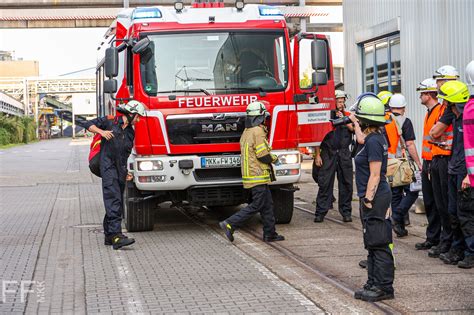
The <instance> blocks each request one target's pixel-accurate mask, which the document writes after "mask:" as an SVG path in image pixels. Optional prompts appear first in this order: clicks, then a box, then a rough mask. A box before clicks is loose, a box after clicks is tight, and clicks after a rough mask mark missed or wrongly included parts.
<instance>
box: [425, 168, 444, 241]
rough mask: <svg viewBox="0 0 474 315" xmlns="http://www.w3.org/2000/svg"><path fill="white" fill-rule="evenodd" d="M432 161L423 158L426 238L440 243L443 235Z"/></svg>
mask: <svg viewBox="0 0 474 315" xmlns="http://www.w3.org/2000/svg"><path fill="white" fill-rule="evenodd" d="M430 168H431V161H429V160H423V171H422V172H421V190H422V192H423V202H424V204H425V212H426V218H427V219H428V226H427V227H426V240H427V241H429V242H431V243H433V244H438V243H439V239H440V235H441V219H440V218H439V215H438V210H436V204H435V200H434V194H433V184H432V183H431V177H430Z"/></svg>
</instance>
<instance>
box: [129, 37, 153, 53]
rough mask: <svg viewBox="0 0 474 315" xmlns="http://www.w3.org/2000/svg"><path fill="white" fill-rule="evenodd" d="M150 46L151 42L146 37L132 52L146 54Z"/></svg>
mask: <svg viewBox="0 0 474 315" xmlns="http://www.w3.org/2000/svg"><path fill="white" fill-rule="evenodd" d="M148 46H150V40H149V39H148V37H145V38H142V39H140V40H139V41H138V43H136V44H135V45H134V46H133V48H132V52H133V53H134V54H140V55H141V54H142V53H144V52H145V51H146V50H147V49H148Z"/></svg>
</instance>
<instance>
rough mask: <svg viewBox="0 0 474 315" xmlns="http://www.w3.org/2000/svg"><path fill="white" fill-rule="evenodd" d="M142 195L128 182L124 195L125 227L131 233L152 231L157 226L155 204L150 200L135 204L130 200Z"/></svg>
mask: <svg viewBox="0 0 474 315" xmlns="http://www.w3.org/2000/svg"><path fill="white" fill-rule="evenodd" d="M140 197H142V195H141V194H140V191H139V190H138V189H137V188H136V187H135V184H133V183H132V182H127V186H126V187H125V193H124V217H125V227H126V228H127V230H128V231H129V232H143V231H152V230H153V227H154V225H155V222H154V215H153V214H154V212H153V208H152V206H153V203H152V202H150V201H149V200H145V201H139V202H133V201H130V200H129V199H130V198H140Z"/></svg>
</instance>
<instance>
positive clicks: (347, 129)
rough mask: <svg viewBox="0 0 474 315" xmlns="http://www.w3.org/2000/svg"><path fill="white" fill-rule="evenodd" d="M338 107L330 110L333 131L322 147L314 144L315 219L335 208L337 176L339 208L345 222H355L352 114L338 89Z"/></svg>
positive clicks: (343, 94)
mask: <svg viewBox="0 0 474 315" xmlns="http://www.w3.org/2000/svg"><path fill="white" fill-rule="evenodd" d="M335 96H336V110H332V111H331V119H332V120H331V121H332V122H333V127H334V130H332V131H330V132H328V133H327V134H326V136H325V137H324V139H323V141H322V142H321V145H320V146H316V147H315V153H314V162H313V179H314V180H315V181H316V183H317V184H318V187H319V189H318V195H317V197H316V212H315V217H314V222H316V223H320V222H323V221H324V217H325V216H326V214H327V213H328V211H329V209H331V208H332V204H333V201H334V200H335V199H334V196H333V191H334V181H335V178H336V176H337V182H338V188H339V194H338V208H339V209H338V210H339V213H340V214H341V216H342V220H343V221H344V222H352V197H351V196H352V191H353V171H352V159H351V151H350V149H349V146H350V145H351V143H352V135H353V133H352V132H353V130H354V129H353V127H352V124H351V123H350V120H349V117H347V116H349V115H350V113H349V112H346V111H345V107H346V105H345V102H346V98H347V96H346V93H345V92H344V91H341V90H336V93H335Z"/></svg>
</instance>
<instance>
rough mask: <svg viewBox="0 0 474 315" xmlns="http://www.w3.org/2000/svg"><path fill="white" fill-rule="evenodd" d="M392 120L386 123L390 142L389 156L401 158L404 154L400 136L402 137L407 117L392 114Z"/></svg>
mask: <svg viewBox="0 0 474 315" xmlns="http://www.w3.org/2000/svg"><path fill="white" fill-rule="evenodd" d="M390 116H391V118H392V121H391V122H390V123H389V124H387V125H385V132H386V133H387V138H388V142H389V147H388V150H387V151H388V157H389V158H400V157H402V155H403V148H402V145H401V143H400V138H401V137H402V127H403V124H404V123H405V120H406V117H405V116H402V115H399V116H395V115H393V114H392V115H390Z"/></svg>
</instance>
